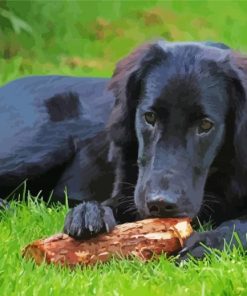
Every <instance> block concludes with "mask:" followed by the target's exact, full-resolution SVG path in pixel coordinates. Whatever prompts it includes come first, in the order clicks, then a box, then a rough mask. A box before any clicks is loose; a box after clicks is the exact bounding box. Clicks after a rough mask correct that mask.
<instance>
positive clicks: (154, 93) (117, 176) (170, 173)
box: [0, 41, 247, 257]
mask: <svg viewBox="0 0 247 296" xmlns="http://www.w3.org/2000/svg"><path fill="white" fill-rule="evenodd" d="M29 79H31V78H29ZM39 79H41V78H39ZM64 79H65V78H64ZM41 81H42V79H41V80H40V82H39V83H41V85H42V83H44V80H43V82H41ZM71 81H72V80H71ZM89 81H90V80H83V79H82V80H81V82H80V81H79V80H78V83H79V84H80V87H79V89H78V88H74V87H67V88H60V86H59V84H58V91H54V88H53V91H52V92H51V93H50V94H49V95H48V93H45V94H44V95H42V96H40V94H41V92H40V90H39V88H38V89H36V88H34V89H33V91H35V93H37V94H38V97H37V96H36V98H38V99H39V100H41V102H40V101H38V103H39V106H41V107H40V109H39V110H42V111H40V114H41V115H42V116H41V117H38V118H40V120H39V121H38V122H40V123H41V122H42V121H43V120H44V119H45V124H41V125H40V126H41V129H43V126H44V127H45V129H44V130H45V132H43V133H42V135H44V138H45V139H46V140H45V142H47V140H48V139H49V138H50V135H51V137H52V138H53V137H54V135H55V134H57V133H58V138H59V141H57V140H53V141H51V142H52V143H54V144H55V145H53V146H51V148H49V147H50V146H47V150H45V151H48V152H49V151H51V152H52V153H51V154H49V153H48V154H47V153H46V155H47V157H44V158H43V159H44V160H45V161H43V159H42V158H38V161H37V158H36V156H35V155H36V154H35V153H34V154H33V155H34V158H33V159H34V164H36V168H37V174H32V175H31V177H32V176H33V177H35V178H34V179H37V178H36V177H37V175H38V173H40V171H41V168H43V166H42V162H44V163H45V164H47V165H49V163H50V162H49V161H50V160H52V161H51V163H52V166H53V168H57V167H58V168H59V166H60V164H64V166H63V167H62V166H61V167H60V168H61V169H60V173H59V174H58V176H57V177H56V180H55V179H54V180H53V181H54V182H53V185H52V184H51V186H50V187H52V186H53V188H55V191H54V194H55V196H57V199H59V200H61V199H62V198H63V189H64V186H66V187H67V189H68V193H69V195H70V196H71V197H72V199H75V200H83V199H84V200H87V202H83V203H81V204H80V205H78V206H77V207H75V208H74V209H73V210H71V211H70V212H69V214H68V216H67V218H66V222H65V232H67V233H69V234H71V235H73V236H74V237H77V238H81V237H87V236H91V235H95V234H97V233H98V232H101V231H105V230H107V229H110V228H112V227H113V226H114V225H115V224H116V223H122V222H126V221H133V220H136V219H138V218H145V217H149V216H162V217H179V216H190V217H191V218H195V217H197V216H199V218H200V219H201V220H209V219H212V220H213V223H214V226H215V229H214V230H213V231H209V232H205V233H203V234H198V233H196V234H195V235H194V236H192V237H191V239H189V240H188V242H187V247H186V249H185V251H184V253H186V252H188V251H189V252H190V253H191V254H192V255H195V256H197V257H200V256H202V255H203V253H204V249H203V248H202V247H201V246H198V243H199V242H200V241H202V242H204V243H206V244H207V245H208V246H211V247H216V248H219V249H221V248H222V247H223V244H224V240H226V241H228V242H229V241H230V240H231V235H232V230H233V228H234V227H235V230H236V231H238V233H239V236H240V239H241V241H242V243H243V246H244V247H246V245H247V242H246V233H247V216H246V214H247V182H246V180H247V148H246V147H247V143H246V136H247V90H246V87H247V64H246V59H245V58H244V57H241V56H240V55H236V54H235V53H233V52H232V51H231V50H230V49H228V47H226V46H224V45H222V44H216V43H167V42H164V41H158V42H155V43H151V44H147V45H144V46H142V47H140V48H138V49H137V50H136V51H135V52H133V53H132V54H131V55H129V56H128V57H127V58H125V59H123V60H122V61H121V62H120V63H119V64H118V65H117V68H116V70H115V72H114V74H113V78H112V80H111V81H110V85H109V89H110V90H111V91H112V92H113V95H114V97H115V98H116V99H115V103H114V105H113V102H114V99H113V95H112V94H111V93H109V92H107V93H105V95H103V96H102V95H101V92H102V91H103V88H104V86H105V84H106V82H107V81H106V80H97V79H96V80H92V81H94V82H93V83H95V85H100V86H99V87H98V93H97V92H96V96H95V98H94V89H93V88H94V87H93V88H92V86H91V90H92V92H91V94H90V95H89V94H88V93H90V91H86V89H88V83H89ZM92 81H91V82H92ZM19 83H20V82H19ZM28 83H30V85H32V83H31V81H30V82H28ZM72 84H73V82H72ZM40 87H41V86H40ZM47 87H48V86H47V85H46V86H45V88H46V89H47ZM51 88H52V85H51ZM89 89H90V87H89ZM55 90H56V88H55ZM20 93H21V92H20ZM31 93H32V91H31ZM64 93H65V94H67V95H65V94H64ZM72 94H73V95H72ZM78 94H79V96H78ZM8 95H9V93H8ZM87 96H89V97H90V98H91V100H90V102H89V101H87V98H86V97H87ZM40 97H42V99H40ZM78 97H79V99H78ZM96 97H98V98H100V101H99V99H98V100H97V99H96ZM76 98H77V99H76ZM71 100H72V102H73V104H72V106H74V107H70V104H68V101H71ZM60 102H62V105H63V108H60V107H59V106H60ZM87 103H88V106H89V107H88V106H87ZM101 103H102V104H101ZM79 105H81V107H80V108H79V107H78V106H79ZM102 107H103V108H104V109H102ZM67 108H68V109H69V110H68V112H67V111H65V110H67ZM94 108H95V110H94ZM58 109H59V110H58ZM36 110H37V109H36ZM57 110H58V111H57ZM84 110H87V111H86V112H85V111H84ZM110 110H111V111H110ZM7 112H8V111H7ZM35 112H36V111H34V113H35ZM110 112H111V114H110V117H109V119H108V121H107V117H108V115H109V113H110ZM86 116H87V117H86ZM106 121H107V124H106V128H104V124H105V123H106ZM86 122H87V124H88V125H87V124H86ZM71 124H72V125H71ZM84 124H85V125H86V127H87V128H86V129H84ZM38 126H39V125H38ZM47 126H48V129H47V128H46V127H47ZM53 126H54V127H55V128H54V129H53ZM78 128H79V130H78ZM88 129H89V131H88ZM38 130H39V129H36V131H38ZM34 131H35V129H34ZM62 132H64V134H63V133H62ZM47 135H48V138H46V136H47ZM61 135H62V137H61ZM32 139H35V141H36V139H37V137H32ZM45 142H44V141H43V142H42V144H43V146H42V145H41V146H40V147H44V144H45ZM23 143H24V144H23V146H22V147H27V145H26V146H25V143H27V142H26V141H23ZM12 147H14V146H11V147H10V148H12ZM40 147H39V149H40ZM54 147H56V148H54ZM58 147H59V148H61V150H60V149H58ZM39 149H38V152H40V153H41V152H42V151H41V150H39ZM63 149H64V151H65V153H64V155H63V153H61V151H63ZM24 150H25V149H24ZM16 151H17V152H18V151H19V150H16ZM25 151H30V150H28V149H26V150H25ZM32 151H33V150H32ZM18 153H19V152H18ZM18 153H16V155H19V154H18ZM25 155H27V154H25ZM37 155H38V156H39V154H37ZM31 156H32V153H31ZM25 160H26V162H27V163H29V161H28V158H26V159H25ZM35 160H36V162H35ZM40 160H42V161H40ZM34 168H35V166H34ZM50 168H51V167H50ZM61 170H62V171H61ZM32 171H33V170H32ZM47 171H48V170H43V171H42V173H44V175H46V172H47ZM17 172H18V174H17V175H18V176H21V175H22V170H17ZM3 176H4V175H3ZM25 177H29V174H25ZM2 180H4V179H2ZM5 180H6V179H5ZM2 184H3V183H2V182H1V184H0V185H2ZM44 186H45V184H44ZM110 192H111V198H109V199H107V200H106V201H104V202H103V203H102V204H99V203H97V202H95V201H90V200H98V201H99V200H104V199H106V198H107V196H109V195H110ZM222 222H224V223H223V224H221V223H222ZM233 241H234V240H233Z"/></svg>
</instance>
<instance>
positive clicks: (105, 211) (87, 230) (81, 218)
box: [64, 202, 116, 239]
mask: <svg viewBox="0 0 247 296" xmlns="http://www.w3.org/2000/svg"><path fill="white" fill-rule="evenodd" d="M115 225H116V221H115V218H114V216H113V213H112V210H111V208H109V207H105V206H102V205H100V204H99V203H97V202H83V203H81V204H79V205H78V206H76V207H75V208H73V209H71V210H70V211H69V213H68V214H67V216H66V219H65V224H64V232H65V233H67V234H69V235H70V236H72V237H74V238H76V239H87V238H90V237H93V236H96V235H97V234H98V233H102V232H105V231H110V230H112V229H113V227H114V226H115Z"/></svg>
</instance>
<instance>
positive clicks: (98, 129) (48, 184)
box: [0, 76, 114, 204]
mask: <svg viewBox="0 0 247 296" xmlns="http://www.w3.org/2000/svg"><path fill="white" fill-rule="evenodd" d="M108 80H109V79H104V78H77V77H64V76H32V77H25V78H21V79H17V80H15V81H13V82H10V83H8V84H7V85H5V86H3V87H1V88H0V110H1V115H0V135H1V145H0V164H1V165H0V188H1V197H2V198H3V197H6V196H7V195H9V194H10V193H11V192H12V191H13V190H15V189H16V188H17V187H18V185H20V183H21V182H23V181H24V180H27V185H28V188H29V189H30V190H31V192H32V193H33V194H34V195H35V194H37V193H38V192H39V191H40V190H42V192H43V195H44V196H45V197H47V196H48V195H49V194H50V192H51V190H54V194H53V197H54V199H56V200H60V201H64V190H65V186H66V187H67V190H68V194H69V196H70V201H71V204H75V203H78V202H81V201H82V200H84V199H90V198H91V199H95V198H96V196H99V200H104V199H106V198H107V197H108V196H109V194H110V191H111V188H112V180H111V177H110V176H111V174H112V173H111V168H110V166H109V165H107V161H106V160H107V153H108V152H107V147H106V143H105V142H106V136H105V131H104V129H105V124H106V121H107V118H108V116H109V114H110V111H111V109H112V106H113V103H114V97H113V95H112V94H111V93H110V92H108V91H107V87H106V85H107V83H108ZM82 147H83V148H82ZM83 154H84V155H83ZM90 154H91V156H90ZM79 158H80V159H79ZM87 159H88V161H87ZM101 159H104V160H105V163H104V164H103V163H102V161H101ZM80 165H82V166H83V169H81V168H80ZM97 175H100V177H101V178H104V179H105V181H108V184H109V186H108V187H109V188H108V187H107V186H105V185H106V183H105V181H104V186H99V184H98V185H97V186H94V184H95V183H94V184H93V181H94V182H96V178H97ZM108 175H109V176H108ZM90 176H91V177H90ZM104 176H105V177H104ZM107 176H108V177H107ZM93 179H94V180H93ZM91 183H92V184H91ZM101 184H102V183H101ZM106 187H107V188H106ZM94 191H96V192H100V194H94ZM104 191H106V193H105V192H104ZM89 194H90V196H89ZM77 199H79V201H77Z"/></svg>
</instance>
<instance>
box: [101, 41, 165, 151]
mask: <svg viewBox="0 0 247 296" xmlns="http://www.w3.org/2000/svg"><path fill="white" fill-rule="evenodd" d="M163 57H164V51H163V50H162V49H161V48H160V47H159V46H157V43H156V42H153V43H148V44H144V45H142V46H140V47H138V48H137V49H136V50H134V51H133V52H132V53H130V54H129V55H128V56H127V57H125V58H123V59H122V60H121V61H119V62H118V64H117V66H116V69H115V71H114V73H113V76H112V79H111V81H110V83H109V86H108V89H109V90H111V91H112V92H113V94H114V96H115V98H116V100H115V104H114V106H113V109H112V112H111V115H110V117H109V121H108V125H107V128H108V131H109V136H110V140H111V141H113V142H114V144H115V145H117V146H123V145H125V144H129V143H133V142H135V141H136V136H135V126H134V125H135V111H136V106H137V103H138V99H139V94H140V89H141V84H142V80H143V78H144V76H145V73H146V72H147V69H148V68H149V67H150V66H153V65H154V64H156V63H157V62H158V61H159V60H160V59H161V58H163Z"/></svg>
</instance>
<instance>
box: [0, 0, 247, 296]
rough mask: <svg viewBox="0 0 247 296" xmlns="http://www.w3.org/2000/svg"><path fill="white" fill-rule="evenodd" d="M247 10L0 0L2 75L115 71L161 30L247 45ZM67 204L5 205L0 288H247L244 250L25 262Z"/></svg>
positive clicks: (0, 219) (76, 291)
mask: <svg viewBox="0 0 247 296" xmlns="http://www.w3.org/2000/svg"><path fill="white" fill-rule="evenodd" d="M246 11H247V1H234V2H233V1H155V0H152V1H142V0H139V1H123V0H122V1H120V0H115V1H103V0H102V1H69V0H67V1H44V0H43V1H40V0H38V1H37V0H36V1H33V0H29V1H12V0H11V1H10V0H2V1H0V40H1V42H0V69H1V75H0V84H3V83H6V82H7V81H10V80H13V79H16V78H17V77H21V76H23V75H30V74H68V75H78V76H110V75H111V73H112V70H113V68H114V65H115V63H116V61H117V60H119V58H121V57H122V56H123V55H125V54H127V53H128V52H129V51H130V50H131V49H132V48H134V47H135V46H137V45H138V44H141V43H143V42H145V41H147V40H150V39H154V38H156V37H163V38H165V39H167V40H170V41H173V40H174V41H175V40H212V41H221V42H225V43H227V44H229V45H230V46H232V47H233V48H235V49H239V50H246V51H247V34H246ZM20 20H21V22H20ZM23 21H24V25H23V23H22V22H23ZM66 212H67V209H66V207H65V206H56V207H51V208H47V207H46V206H45V204H44V203H37V202H32V201H31V200H29V201H28V203H15V202H12V204H11V208H10V209H9V210H8V211H7V212H2V213H1V214H0V295H4V296H5V295H25V296H26V295H100V296H101V295H102V296H103V295H114V296H117V295H135V296H138V295H141V296H145V295H183V296H184V295H189V296H191V295H222V296H223V295H224V296H226V295H247V288H246V287H247V257H246V256H244V255H243V254H241V251H240V250H237V249H235V250H233V251H232V252H230V253H229V252H222V253H220V254H219V253H217V252H216V253H213V254H212V255H211V256H210V257H209V258H206V259H205V260H204V261H202V262H195V261H193V260H191V261H189V262H188V263H186V264H185V265H183V266H176V265H175V264H174V262H172V260H167V259H166V258H163V257H162V258H161V259H160V260H159V261H156V262H151V263H147V264H143V263H140V262H126V261H120V262H111V263H110V264H106V265H104V266H98V267H94V268H84V269H79V268H78V269H76V270H74V271H69V270H67V269H62V268H55V267H53V266H46V265H42V266H40V267H37V266H35V265H34V264H33V263H32V262H26V261H24V260H23V259H22V257H21V252H20V251H21V249H22V248H23V247H24V246H25V245H26V244H27V243H29V242H31V241H32V240H35V239H38V238H41V237H44V236H48V235H50V234H53V233H56V232H58V231H61V229H62V225H63V221H64V216H65V213H66Z"/></svg>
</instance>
